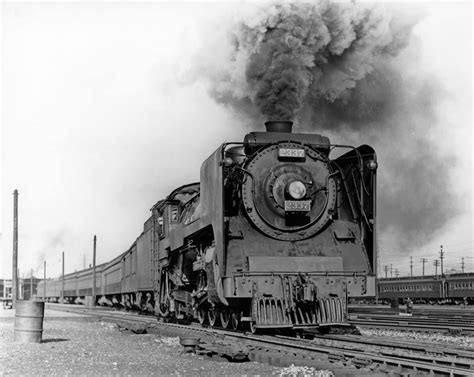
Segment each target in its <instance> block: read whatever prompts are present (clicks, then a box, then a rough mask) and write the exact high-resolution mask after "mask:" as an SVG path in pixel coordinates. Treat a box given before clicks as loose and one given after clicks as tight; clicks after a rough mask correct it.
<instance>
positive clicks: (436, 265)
mask: <svg viewBox="0 0 474 377" xmlns="http://www.w3.org/2000/svg"><path fill="white" fill-rule="evenodd" d="M433 266H435V277H436V278H437V277H438V266H439V260H438V259H436V260H435V261H434V262H433Z"/></svg>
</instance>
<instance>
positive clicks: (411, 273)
mask: <svg viewBox="0 0 474 377" xmlns="http://www.w3.org/2000/svg"><path fill="white" fill-rule="evenodd" d="M412 277H413V257H410V278H412Z"/></svg>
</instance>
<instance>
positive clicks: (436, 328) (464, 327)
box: [349, 313, 474, 335]
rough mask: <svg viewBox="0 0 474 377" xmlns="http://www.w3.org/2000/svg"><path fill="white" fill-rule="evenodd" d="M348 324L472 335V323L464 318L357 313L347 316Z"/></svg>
mask: <svg viewBox="0 0 474 377" xmlns="http://www.w3.org/2000/svg"><path fill="white" fill-rule="evenodd" d="M349 323H351V324H353V325H355V326H360V327H367V328H396V329H398V330H405V331H406V330H409V331H420V332H440V333H450V334H463V335H473V334H474V321H473V320H472V319H470V318H466V317H462V318H437V317H427V316H399V315H385V314H369V313H359V314H351V315H350V316H349Z"/></svg>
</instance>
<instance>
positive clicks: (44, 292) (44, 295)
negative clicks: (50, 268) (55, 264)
mask: <svg viewBox="0 0 474 377" xmlns="http://www.w3.org/2000/svg"><path fill="white" fill-rule="evenodd" d="M43 300H44V301H46V261H44V284H43Z"/></svg>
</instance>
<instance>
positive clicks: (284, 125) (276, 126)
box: [265, 120, 293, 133]
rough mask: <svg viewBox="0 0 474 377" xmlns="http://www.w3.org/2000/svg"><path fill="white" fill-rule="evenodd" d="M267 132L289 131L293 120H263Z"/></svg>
mask: <svg viewBox="0 0 474 377" xmlns="http://www.w3.org/2000/svg"><path fill="white" fill-rule="evenodd" d="M265 127H266V128H267V132H285V133H291V129H292V127H293V122H292V121H290V120H270V121H268V122H265Z"/></svg>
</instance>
